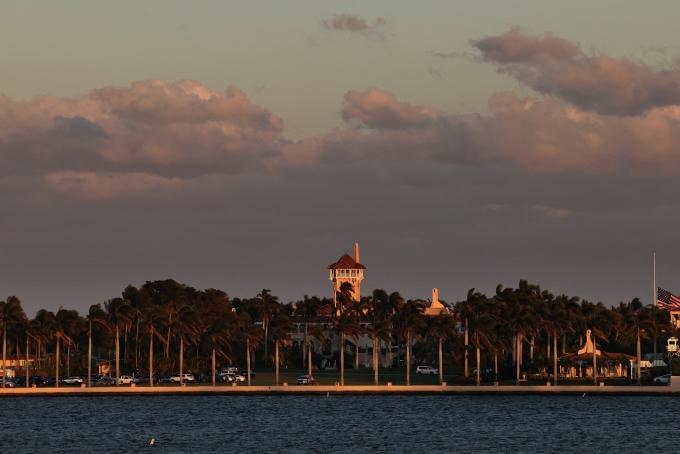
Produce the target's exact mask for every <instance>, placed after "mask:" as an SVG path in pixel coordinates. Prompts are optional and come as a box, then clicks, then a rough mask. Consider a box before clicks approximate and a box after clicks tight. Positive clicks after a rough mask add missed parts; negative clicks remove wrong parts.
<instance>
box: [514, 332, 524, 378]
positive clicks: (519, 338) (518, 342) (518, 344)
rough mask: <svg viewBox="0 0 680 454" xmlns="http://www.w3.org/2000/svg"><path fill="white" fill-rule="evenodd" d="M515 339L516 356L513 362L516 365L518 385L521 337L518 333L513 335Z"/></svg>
mask: <svg viewBox="0 0 680 454" xmlns="http://www.w3.org/2000/svg"><path fill="white" fill-rule="evenodd" d="M515 339H516V340H517V342H516V345H515V349H516V351H517V358H516V359H515V364H516V365H517V386H519V362H520V361H519V347H520V342H522V339H521V337H520V335H519V334H518V335H517V336H515Z"/></svg>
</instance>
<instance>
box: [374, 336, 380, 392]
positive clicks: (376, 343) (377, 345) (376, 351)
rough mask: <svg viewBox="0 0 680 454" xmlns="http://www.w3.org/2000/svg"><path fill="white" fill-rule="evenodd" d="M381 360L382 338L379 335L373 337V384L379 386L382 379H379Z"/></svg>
mask: <svg viewBox="0 0 680 454" xmlns="http://www.w3.org/2000/svg"><path fill="white" fill-rule="evenodd" d="M379 362H380V340H379V339H378V336H376V337H375V338H374V339H373V384H374V385H375V386H378V384H379V383H380V380H379V379H378V367H379Z"/></svg>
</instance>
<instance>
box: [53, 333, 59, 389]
mask: <svg viewBox="0 0 680 454" xmlns="http://www.w3.org/2000/svg"><path fill="white" fill-rule="evenodd" d="M56 356H57V358H56V360H57V362H56V365H55V367H54V378H55V380H54V386H55V387H57V388H58V387H59V336H57V354H56Z"/></svg>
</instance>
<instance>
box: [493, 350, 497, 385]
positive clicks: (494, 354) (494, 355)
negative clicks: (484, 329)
mask: <svg viewBox="0 0 680 454" xmlns="http://www.w3.org/2000/svg"><path fill="white" fill-rule="evenodd" d="M493 362H494V374H495V380H494V382H496V383H498V349H494V351H493Z"/></svg>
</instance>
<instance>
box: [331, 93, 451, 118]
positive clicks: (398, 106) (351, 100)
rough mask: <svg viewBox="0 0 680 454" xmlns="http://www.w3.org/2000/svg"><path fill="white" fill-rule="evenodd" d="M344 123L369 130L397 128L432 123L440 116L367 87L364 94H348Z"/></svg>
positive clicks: (432, 111) (429, 109) (434, 111)
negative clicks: (369, 128) (358, 124)
mask: <svg viewBox="0 0 680 454" xmlns="http://www.w3.org/2000/svg"><path fill="white" fill-rule="evenodd" d="M341 113H342V118H343V119H344V120H345V121H349V120H352V119H357V120H360V121H361V122H362V123H364V124H365V125H367V126H370V127H372V128H399V127H405V126H415V125H422V124H425V123H427V122H431V121H433V120H436V118H437V117H438V116H439V115H440V114H441V112H440V111H439V110H438V109H436V108H433V107H414V106H412V105H410V104H408V103H404V102H399V101H397V98H396V96H395V95H394V94H392V93H390V92H388V91H385V90H381V89H379V88H376V87H371V88H369V89H368V91H366V92H365V93H358V92H356V91H348V92H347V93H345V103H344V104H343V106H342V112H341Z"/></svg>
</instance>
